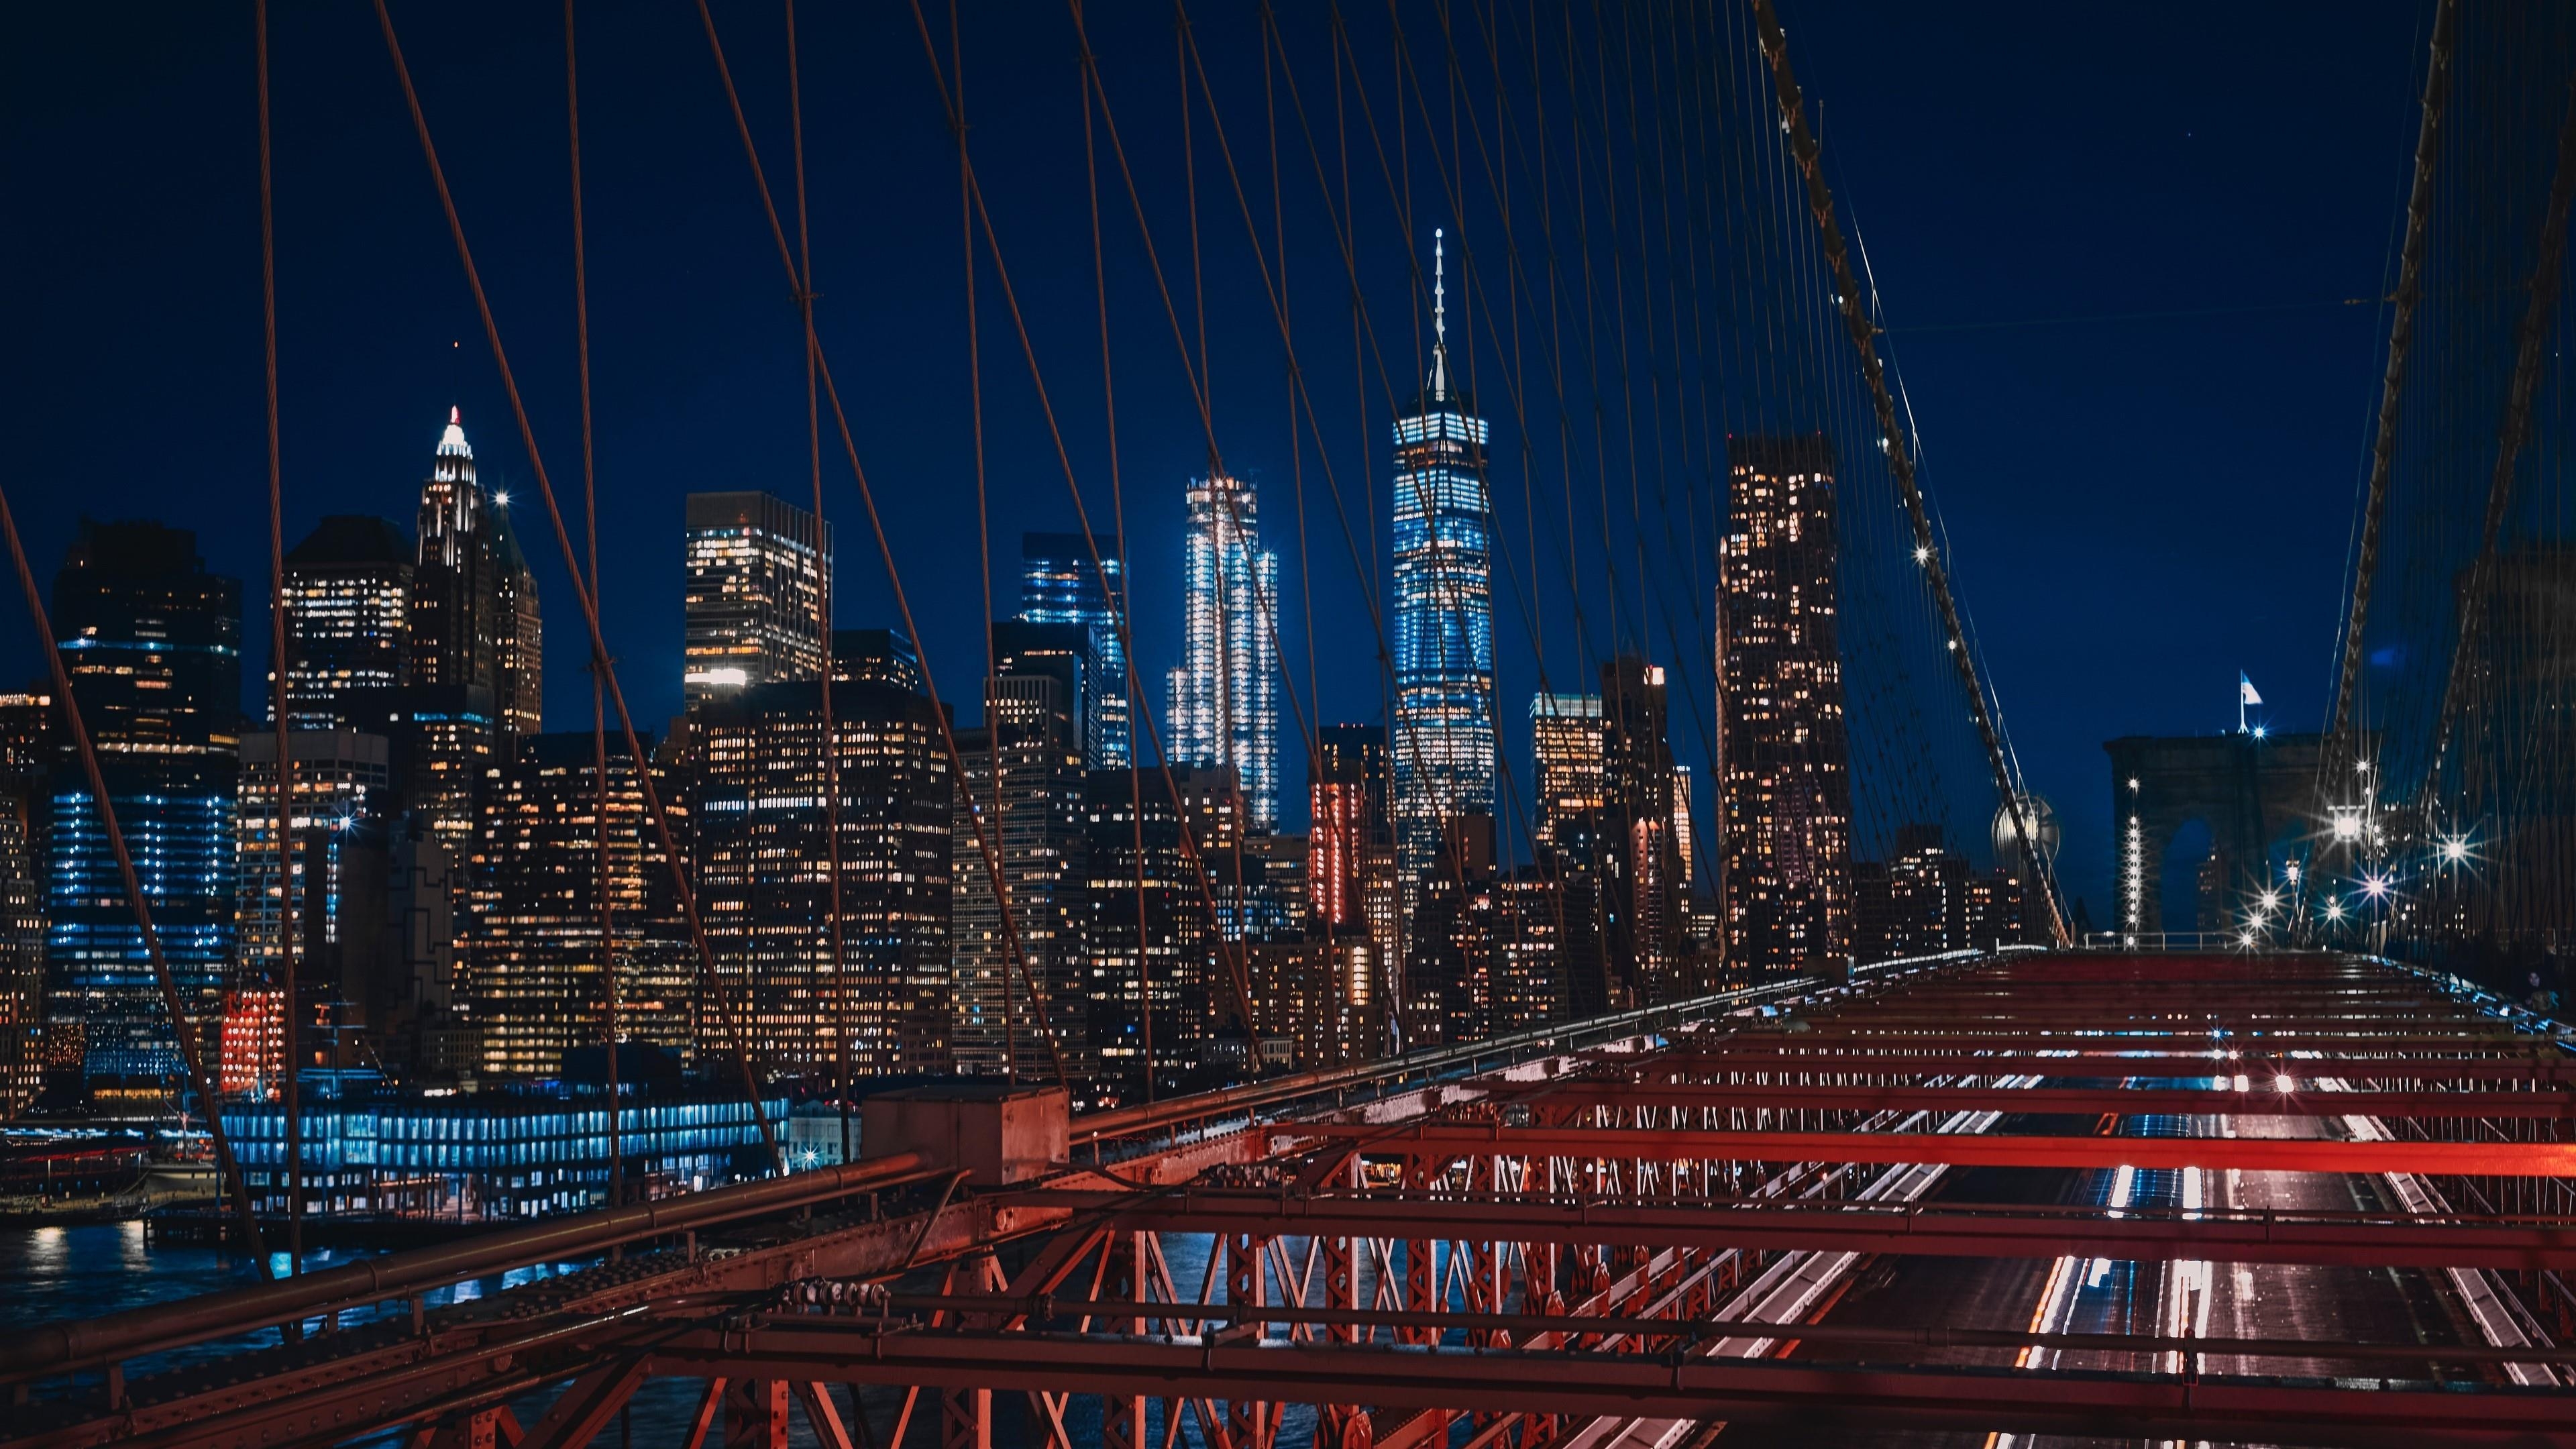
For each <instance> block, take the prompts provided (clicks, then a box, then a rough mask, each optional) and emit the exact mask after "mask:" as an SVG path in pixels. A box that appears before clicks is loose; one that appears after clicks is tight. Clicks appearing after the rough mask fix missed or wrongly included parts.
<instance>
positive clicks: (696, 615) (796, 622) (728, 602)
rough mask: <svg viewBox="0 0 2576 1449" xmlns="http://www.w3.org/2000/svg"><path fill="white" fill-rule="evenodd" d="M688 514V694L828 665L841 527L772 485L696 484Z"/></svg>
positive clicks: (692, 697)
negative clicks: (828, 620) (779, 494)
mask: <svg viewBox="0 0 2576 1449" xmlns="http://www.w3.org/2000/svg"><path fill="white" fill-rule="evenodd" d="M687 523H688V540H687V545H686V559H685V562H686V567H687V583H686V592H685V593H684V594H683V596H682V603H681V610H682V614H683V617H684V619H685V621H686V627H687V638H686V640H685V643H684V663H683V666H682V667H683V670H684V671H685V672H684V673H683V674H682V675H681V685H682V688H683V690H684V691H685V693H686V694H687V696H688V700H689V702H690V703H691V704H696V703H698V702H699V701H701V700H705V699H708V698H711V697H713V696H715V695H719V694H728V693H732V692H734V691H736V690H740V689H744V688H747V687H749V686H751V685H754V684H764V683H767V682H769V681H771V680H780V679H812V678H814V677H815V676H816V675H818V674H821V673H822V672H823V644H824V641H823V632H824V631H823V620H824V618H825V617H826V616H825V612H824V611H825V609H826V607H827V605H826V604H825V602H824V601H825V600H826V599H828V598H829V597H830V596H831V590H832V526H831V525H830V524H829V523H826V522H824V521H823V520H822V519H820V518H817V517H815V516H814V515H813V514H811V513H808V512H806V511H805V510H804V509H802V508H798V507H796V506H795V505H793V504H791V503H787V502H784V501H782V500H780V499H777V498H773V497H771V496H770V495H768V494H766V493H692V494H690V495H689V499H688V505H687Z"/></svg>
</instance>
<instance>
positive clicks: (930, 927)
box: [692, 631, 956, 1079]
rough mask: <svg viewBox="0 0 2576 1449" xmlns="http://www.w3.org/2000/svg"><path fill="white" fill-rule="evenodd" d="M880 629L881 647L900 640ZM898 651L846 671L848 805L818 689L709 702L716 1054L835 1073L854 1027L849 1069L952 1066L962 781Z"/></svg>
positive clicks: (836, 692)
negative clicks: (831, 777) (835, 907)
mask: <svg viewBox="0 0 2576 1449" xmlns="http://www.w3.org/2000/svg"><path fill="white" fill-rule="evenodd" d="M844 632H845V634H848V633H866V632H868V631H844ZM875 633H876V635H877V637H876V638H875V640H874V641H873V642H874V643H875V644H876V645H879V646H883V645H886V644H888V643H890V642H891V636H886V635H885V634H884V631H875ZM903 652H907V653H908V650H907V651H903ZM899 657H901V653H899V652H897V651H893V650H890V649H885V648H877V649H875V650H873V651H871V652H863V653H859V654H855V655H852V654H845V655H844V656H843V662H844V665H845V666H846V667H847V670H848V672H847V673H844V674H842V676H841V677H840V678H838V679H836V680H835V682H834V684H833V688H832V711H833V737H834V747H835V748H836V749H837V750H838V752H839V760H838V771H839V778H840V783H841V799H840V805H839V808H838V809H837V810H833V809H831V808H829V807H828V801H827V795H828V792H827V791H826V790H825V788H824V783H825V774H826V771H825V761H824V756H823V747H824V746H823V725H822V701H821V689H820V687H819V686H818V685H816V684H815V683H813V682H810V681H790V682H780V683H771V684H762V685H754V686H751V687H749V688H746V689H743V690H740V691H737V692H735V693H734V694H733V695H732V696H731V697H730V698H723V699H711V700H709V701H708V702H707V703H706V704H705V705H704V706H702V707H701V708H700V709H699V710H698V711H697V715H696V721H697V723H696V729H697V738H696V741H695V743H694V746H693V753H694V757H695V774H696V788H695V797H694V809H693V811H692V819H693V821H694V823H695V827H696V840H695V844H694V847H693V853H694V855H695V857H696V874H695V881H696V886H697V892H698V910H699V919H700V920H701V921H702V922H703V923H704V925H705V929H706V933H707V946H708V949H709V951H710V952H711V953H712V954H713V955H714V957H715V963H716V973H717V980H716V982H715V983H713V989H711V990H710V991H708V992H706V993H704V994H703V998H702V1009H701V1013H700V1022H699V1033H700V1040H701V1043H702V1045H703V1048H704V1050H705V1051H706V1052H707V1053H708V1054H709V1055H731V1054H733V1053H735V1052H736V1051H738V1050H748V1052H749V1053H750V1056H751V1060H752V1063H753V1065H754V1066H755V1067H756V1068H758V1069H759V1070H761V1071H764V1072H772V1073H779V1074H787V1075H799V1076H805V1077H808V1078H815V1079H830V1078H831V1077H832V1076H833V1075H834V1074H835V1073H837V1072H838V1070H839V1068H840V1064H841V1060H842V1056H843V1052H842V1042H843V1039H844V1038H843V1033H844V1028H845V1027H846V1031H847V1041H848V1052H847V1056H848V1060H849V1068H850V1071H851V1072H852V1073H853V1074H856V1075H873V1074H881V1073H888V1072H922V1071H943V1070H946V1068H947V1066H948V1062H949V1052H948V1021H949V993H950V978H949V970H950V944H949V928H950V919H951V909H952V900H951V897H952V894H953V879H954V877H953V873H952V856H953V847H952V841H951V834H952V831H953V828H954V821H953V819H952V812H953V810H954V808H955V796H956V782H955V780H954V778H953V776H952V775H951V772H950V764H949V758H948V750H947V743H946V740H945V738H944V736H943V733H942V730H943V722H942V719H941V710H940V706H939V705H938V704H936V703H934V702H933V701H932V700H930V699H929V698H928V697H927V696H925V695H922V694H920V693H918V692H916V691H915V690H912V689H908V688H905V687H903V686H901V685H899V684H894V683H889V682H887V680H886V679H885V678H884V677H882V670H883V667H884V666H885V664H886V663H887V662H888V661H890V660H893V659H895V658H899ZM837 672H839V671H836V673H837ZM916 677H917V676H916ZM835 826H837V828H838V831H839V838H838V851H839V861H840V867H841V872H840V885H841V891H840V905H841V946H842V953H843V954H842V956H841V958H840V959H839V960H838V961H835V960H834V959H833V955H832V913H831V905H832V875H831V860H832V858H833V847H832V843H831V842H832V837H831V836H829V835H827V834H826V832H827V831H829V830H831V829H833V828H834V827H835Z"/></svg>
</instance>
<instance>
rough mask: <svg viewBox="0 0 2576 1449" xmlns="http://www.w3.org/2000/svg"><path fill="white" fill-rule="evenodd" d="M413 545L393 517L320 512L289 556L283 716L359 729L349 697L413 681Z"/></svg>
mask: <svg viewBox="0 0 2576 1449" xmlns="http://www.w3.org/2000/svg"><path fill="white" fill-rule="evenodd" d="M412 557H413V555H412V544H411V541H410V540H409V539H407V538H405V537H403V533H402V530H401V528H399V527H398V526H396V525H395V524H394V523H393V522H392V520H390V519H383V518H369V517H366V516H364V515H355V514H343V515H338V516H334V517H331V518H325V519H323V520H322V522H321V525H320V526H319V527H317V528H315V529H314V530H313V531H312V532H311V533H309V534H307V535H305V538H304V541H303V542H301V543H298V544H297V545H296V546H295V547H294V548H293V549H292V550H290V551H289V552H288V553H287V555H286V717H287V722H288V724H289V726H290V727H292V728H294V729H299V730H335V729H359V728H363V726H361V725H360V724H359V723H358V720H357V717H356V715H355V713H354V712H353V709H352V701H351V698H350V696H351V695H352V694H353V693H355V692H359V691H374V690H385V689H394V688H397V687H399V686H401V685H404V684H407V683H409V682H410V681H411V660H410V658H409V650H410V643H411V639H410V634H411V623H410V620H411V578H412Z"/></svg>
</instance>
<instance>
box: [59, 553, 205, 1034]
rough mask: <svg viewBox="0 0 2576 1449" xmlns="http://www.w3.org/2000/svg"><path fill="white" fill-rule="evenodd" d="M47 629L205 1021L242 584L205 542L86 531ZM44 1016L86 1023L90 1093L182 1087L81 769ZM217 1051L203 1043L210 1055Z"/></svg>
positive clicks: (63, 857) (68, 798) (64, 849)
mask: <svg viewBox="0 0 2576 1449" xmlns="http://www.w3.org/2000/svg"><path fill="white" fill-rule="evenodd" d="M53 622H54V629H55V632H56V634H57V636H58V639H57V643H58V644H59V646H60V648H61V649H62V650H63V655H64V663H65V665H66V666H67V668H68V670H69V672H70V674H71V683H72V694H73V698H74V699H75V700H77V701H78V703H79V705H80V709H81V715H82V718H83V721H84V723H86V724H87V726H88V728H89V733H90V737H91V739H92V740H93V741H94V742H95V743H96V744H97V746H98V756H99V766H100V771H101V773H102V774H103V775H104V776H105V778H106V781H107V793H108V798H109V801H110V802H111V803H112V805H113V807H114V809H115V811H116V816H117V821H118V824H119V825H120V826H121V827H122V828H123V830H124V833H125V839H126V843H127V845H128V847H129V848H130V850H131V852H132V855H133V859H134V868H135V871H136V873H137V874H138V875H140V876H141V878H142V882H143V890H144V893H145V895H146V896H147V897H148V898H149V899H150V900H151V902H152V916H153V924H154V926H155V927H156V928H157V930H158V932H159V934H160V938H161V948H162V954H163V956H164V958H165V959H166V960H167V962H168V963H169V968H170V974H171V977H172V979H173V984H174V985H175V986H176V987H177V988H178V992H179V998H180V1000H181V1002H182V1003H184V1004H185V1005H186V1007H187V1008H188V1009H189V1010H190V1011H191V1012H192V1013H203V1014H207V1015H211V1014H212V1013H213V1012H214V1011H215V1009H216V1007H217V1005H218V1004H219V1001H220V993H221V991H222V989H223V968H224V964H225V962H226V961H227V960H228V959H229V957H230V956H231V953H232V945H233V869H234V853H233V845H234V828H235V823H234V816H233V812H234V801H235V789H236V786H237V784H238V777H239V773H240V756H241V582H240V581H239V580H237V579H229V578H224V577H222V576H220V575H217V574H210V573H207V572H206V569H205V564H204V562H203V561H202V560H200V559H199V558H198V557H197V537H196V535H195V534H194V533H191V532H189V531H187V530H185V529H177V528H165V527H163V526H162V525H160V524H157V523H97V522H93V521H90V520H86V519H84V520H83V521H82V523H81V530H80V537H79V539H78V540H77V541H76V542H74V543H73V545H72V549H71V554H70V556H69V557H68V558H67V559H66V560H65V561H64V564H63V569H62V572H60V573H58V574H56V575H55V576H54V603H53ZM51 817H52V818H51V822H50V826H49V836H48V839H49V846H50V848H49V851H48V855H49V857H50V860H49V865H48V872H47V883H46V898H47V914H48V916H49V918H50V925H49V933H50V934H49V937H48V940H47V942H46V953H45V954H46V977H47V982H48V989H47V995H48V998H49V1001H48V1011H49V1014H50V1015H52V1016H55V1017H57V1018H63V1019H68V1020H72V1021H78V1022H80V1023H81V1024H82V1026H83V1030H84V1034H85V1038H86V1042H87V1045H86V1048H85V1060H84V1070H85V1071H86V1072H87V1073H88V1074H89V1075H90V1076H92V1077H98V1076H144V1077H163V1078H166V1077H170V1076H174V1075H177V1074H178V1073H179V1072H181V1071H182V1070H184V1068H183V1066H182V1063H181V1061H180V1058H179V1055H178V1048H177V1041H176V1038H175V1036H174V1035H173V1033H172V1030H171V1024H170V1021H169V1015H168V1012H167V1011H166V1010H165V1009H164V1007H163V1005H162V1001H161V996H160V993H159V991H158V989H157V988H156V986H155V984H154V982H153V978H152V968H151V962H150V959H149V957H148V956H147V955H146V953H145V951H144V946H143V937H142V931H141V929H140V928H139V927H138V926H136V925H135V922H134V915H133V908H132V906H131V904H130V903H129V902H128V901H127V899H126V891H125V883H124V881H123V879H122V877H121V876H120V874H119V872H118V870H117V865H116V857H115V855H114V853H113V852H112V851H111V850H110V849H109V846H108V840H107V830H106V822H105V820H104V818H103V817H102V815H101V813H100V810H99V802H98V800H97V798H96V797H95V796H94V795H93V794H92V793H91V792H90V786H89V781H88V779H87V778H86V776H85V775H84V774H83V773H82V772H81V771H80V770H79V769H77V768H74V769H68V770H57V771H55V772H54V778H53V800H52V802H51ZM208 1044H209V1046H211V1044H212V1043H211V1041H209V1043H208Z"/></svg>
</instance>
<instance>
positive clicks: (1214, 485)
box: [1165, 476, 1280, 830]
mask: <svg viewBox="0 0 2576 1449" xmlns="http://www.w3.org/2000/svg"><path fill="white" fill-rule="evenodd" d="M1188 498H1189V526H1188V529H1187V531H1186V532H1185V533H1184V534H1183V538H1182V551H1181V662H1180V663H1179V664H1177V665H1175V666H1173V668H1172V671H1171V673H1170V676H1169V679H1168V683H1169V685H1170V690H1171V712H1170V714H1169V716H1168V717H1167V718H1166V720H1165V725H1166V727H1167V730H1168V738H1169V741H1170V747H1171V759H1172V763H1173V764H1175V765H1191V766H1198V767H1202V768H1208V767H1216V766H1223V767H1226V768H1228V769H1231V770H1232V771H1233V772H1234V774H1235V778H1236V779H1237V780H1238V781H1239V782H1240V783H1241V785H1242V789H1243V797H1244V805H1245V809H1246V811H1247V813H1248V816H1249V818H1250V821H1251V824H1252V828H1253V829H1255V830H1275V829H1277V828H1278V826H1279V690H1280V677H1279V641H1278V634H1277V624H1278V618H1277V611H1278V603H1279V555H1278V554H1276V553H1273V552H1270V551H1269V550H1267V549H1264V548H1263V547H1261V504H1260V495H1259V493H1258V492H1256V491H1255V490H1254V488H1253V486H1252V485H1251V484H1250V483H1247V482H1244V481H1242V480H1240V479H1235V478H1227V477H1223V476H1211V477H1207V478H1200V479H1195V480H1193V481H1192V482H1191V484H1190V488H1189V494H1188Z"/></svg>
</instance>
